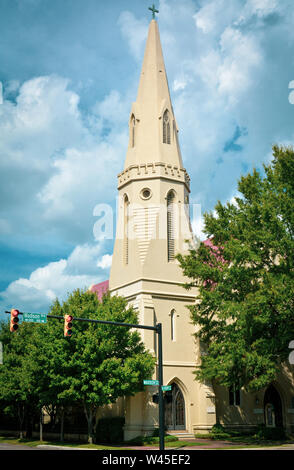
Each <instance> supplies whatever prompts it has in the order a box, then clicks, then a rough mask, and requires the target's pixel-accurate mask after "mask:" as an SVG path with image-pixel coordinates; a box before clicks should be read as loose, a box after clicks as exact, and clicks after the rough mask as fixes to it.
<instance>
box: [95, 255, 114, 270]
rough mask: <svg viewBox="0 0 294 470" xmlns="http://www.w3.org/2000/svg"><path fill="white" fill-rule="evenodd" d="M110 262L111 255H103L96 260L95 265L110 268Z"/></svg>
mask: <svg viewBox="0 0 294 470" xmlns="http://www.w3.org/2000/svg"><path fill="white" fill-rule="evenodd" d="M111 262H112V255H107V254H106V255H103V256H102V258H101V259H100V260H99V261H98V263H97V266H98V267H99V268H102V269H105V268H110V267H111Z"/></svg>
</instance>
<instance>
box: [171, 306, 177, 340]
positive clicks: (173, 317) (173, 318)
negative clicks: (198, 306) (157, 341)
mask: <svg viewBox="0 0 294 470" xmlns="http://www.w3.org/2000/svg"><path fill="white" fill-rule="evenodd" d="M170 337H171V340H172V341H175V340H176V312H175V310H172V311H171V312H170Z"/></svg>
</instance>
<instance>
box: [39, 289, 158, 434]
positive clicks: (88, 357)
mask: <svg viewBox="0 0 294 470" xmlns="http://www.w3.org/2000/svg"><path fill="white" fill-rule="evenodd" d="M50 314H54V315H65V314H69V315H72V316H73V317H74V318H75V317H76V318H89V319H97V320H99V319H100V320H107V321H118V322H124V323H131V324H137V323H138V320H137V314H136V312H135V310H134V309H133V308H130V307H127V302H126V301H125V299H123V298H122V297H117V296H116V297H111V296H110V295H106V296H104V297H103V300H102V302H99V300H98V298H97V295H96V294H95V293H93V292H90V291H81V290H79V289H78V290H75V291H74V292H73V293H72V294H70V295H69V297H68V298H67V300H66V301H65V302H63V304H62V305H60V304H59V302H58V301H56V302H55V304H54V305H53V306H52V308H51V311H50ZM72 330H73V334H72V336H71V337H66V338H64V337H63V323H62V324H60V320H56V319H48V323H47V324H46V325H45V326H44V325H39V327H38V328H37V329H36V336H35V339H36V341H35V345H34V347H33V352H32V354H33V356H34V361H33V363H34V369H35V372H36V373H37V372H38V371H39V372H38V373H39V375H40V380H39V384H38V386H37V393H38V395H39V398H40V401H41V402H42V404H43V405H45V404H47V406H49V405H50V404H51V405H53V404H55V405H58V406H66V405H68V404H82V406H83V408H84V411H85V416H86V418H87V422H88V436H89V441H90V442H91V441H92V437H93V428H94V427H95V425H96V424H97V423H96V421H95V420H96V410H97V408H98V407H100V406H103V405H107V404H111V403H115V402H116V400H117V399H118V398H119V397H122V396H128V395H134V394H135V393H137V392H138V391H140V390H142V383H143V379H144V378H146V377H149V376H150V374H152V371H153V369H154V364H155V361H154V358H153V356H152V355H151V354H150V353H149V352H147V351H146V350H145V347H144V344H143V343H142V341H141V337H140V334H139V333H138V331H136V330H134V329H131V328H127V327H119V326H112V325H104V324H103V325H101V324H93V323H90V322H80V321H75V320H74V319H73V328H72Z"/></svg>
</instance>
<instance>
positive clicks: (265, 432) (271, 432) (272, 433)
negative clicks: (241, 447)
mask: <svg viewBox="0 0 294 470" xmlns="http://www.w3.org/2000/svg"><path fill="white" fill-rule="evenodd" d="M254 437H255V438H256V439H260V440H269V441H283V440H284V439H286V433H285V430H284V428H283V427H276V428H268V427H266V426H265V425H264V424H261V425H260V426H258V431H257V432H256V434H255V435H254Z"/></svg>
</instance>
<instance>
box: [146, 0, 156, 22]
mask: <svg viewBox="0 0 294 470" xmlns="http://www.w3.org/2000/svg"><path fill="white" fill-rule="evenodd" d="M148 10H151V11H152V19H153V20H155V13H159V11H158V10H156V9H155V5H154V3H153V5H152V7H149V8H148Z"/></svg>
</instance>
